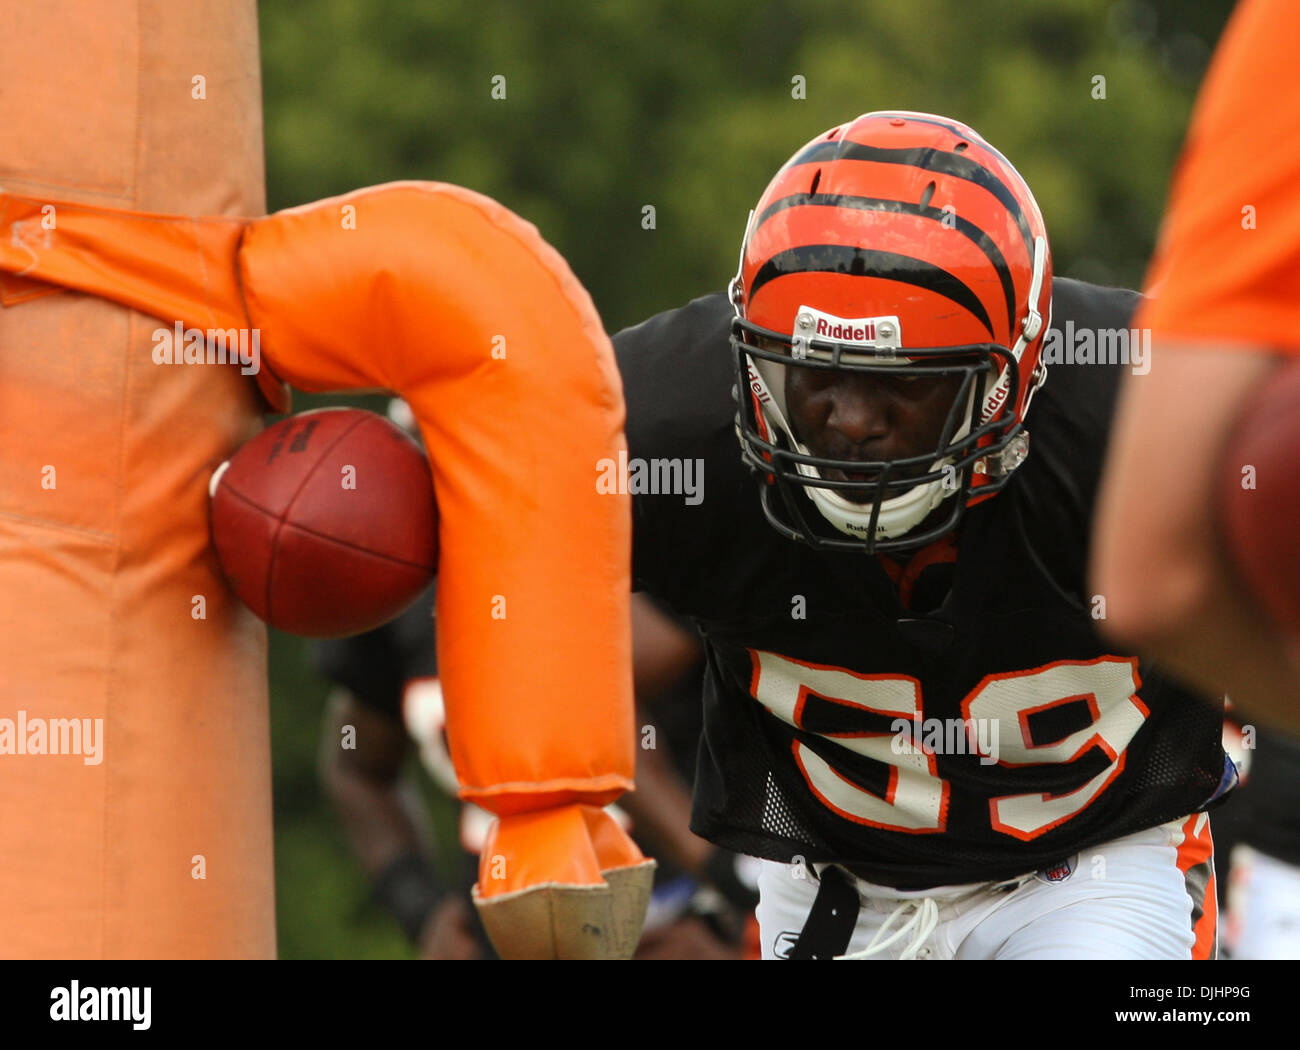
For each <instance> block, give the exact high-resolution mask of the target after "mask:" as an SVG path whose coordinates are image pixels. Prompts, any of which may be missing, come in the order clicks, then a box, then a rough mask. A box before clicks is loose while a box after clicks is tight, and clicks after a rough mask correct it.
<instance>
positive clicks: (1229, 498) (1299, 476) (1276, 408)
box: [1219, 362, 1300, 638]
mask: <svg viewBox="0 0 1300 1050" xmlns="http://www.w3.org/2000/svg"><path fill="white" fill-rule="evenodd" d="M1250 406H1251V407H1250V411H1248V412H1245V413H1243V415H1242V416H1241V418H1240V419H1239V420H1238V422H1237V424H1236V426H1235V427H1234V428H1233V430H1232V432H1231V434H1230V436H1229V438H1228V441H1227V444H1226V445H1225V450H1224V459H1223V463H1222V465H1221V469H1220V475H1219V506H1220V508H1221V525H1222V528H1223V534H1224V540H1225V543H1226V547H1227V550H1228V554H1229V557H1230V559H1231V560H1232V563H1233V565H1234V566H1235V568H1236V570H1237V572H1238V574H1239V575H1240V577H1241V579H1242V581H1243V582H1244V583H1245V585H1246V587H1247V588H1248V589H1249V591H1250V593H1251V595H1252V596H1253V598H1254V599H1255V601H1256V602H1257V603H1258V604H1259V605H1260V606H1262V607H1263V609H1264V610H1265V612H1267V613H1268V615H1269V617H1270V618H1271V619H1272V620H1273V621H1274V622H1275V623H1277V624H1278V625H1279V626H1281V627H1282V628H1283V630H1285V631H1287V632H1288V633H1289V634H1290V635H1291V636H1292V637H1294V638H1300V362H1291V363H1289V364H1286V365H1283V366H1282V367H1281V368H1279V369H1278V370H1277V371H1276V372H1274V373H1273V374H1272V375H1270V376H1269V378H1268V379H1266V380H1265V381H1264V386H1263V388H1262V389H1261V390H1260V392H1259V393H1258V394H1256V395H1255V396H1254V397H1253V398H1252V399H1251V401H1250Z"/></svg>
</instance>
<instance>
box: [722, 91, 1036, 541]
mask: <svg viewBox="0 0 1300 1050" xmlns="http://www.w3.org/2000/svg"><path fill="white" fill-rule="evenodd" d="M731 299H732V303H733V305H734V307H735V310H736V320H735V322H734V323H733V338H732V346H733V349H734V352H735V355H736V365H737V370H738V376H739V380H740V382H739V389H740V390H742V391H744V390H748V392H749V396H748V397H742V398H741V399H740V400H741V405H740V411H739V414H738V419H737V428H738V432H739V435H740V439H741V445H742V449H743V451H744V455H745V459H746V461H747V462H748V463H749V464H750V465H751V466H752V467H753V468H754V469H755V470H756V471H757V472H759V473H760V474H761V475H764V476H765V478H766V480H767V481H768V483H769V484H768V485H766V486H764V493H763V496H764V498H763V503H764V508H765V510H766V512H767V515H768V518H769V520H770V521H771V522H772V524H773V525H774V526H776V527H777V528H778V530H780V531H782V532H784V533H785V534H787V535H789V536H791V537H792V538H796V539H801V540H804V541H806V542H809V543H812V544H813V545H815V546H829V547H839V548H852V549H858V550H862V549H865V550H867V551H876V550H905V549H914V548H916V547H920V546H923V545H925V544H927V543H930V542H932V541H933V540H935V539H937V538H939V537H941V536H943V535H944V534H946V533H947V532H950V531H951V530H952V529H953V528H954V527H955V526H956V524H957V521H958V520H959V519H960V517H961V513H962V511H963V509H964V508H965V507H966V506H969V505H971V504H973V503H976V502H978V501H979V500H981V499H984V498H987V497H988V496H990V495H992V494H993V493H994V492H996V491H998V490H999V489H1000V488H1001V487H1002V486H1003V485H1004V484H1006V482H1007V479H1008V478H1009V477H1010V474H1011V471H1012V470H1014V469H1015V467H1016V466H1017V465H1018V464H1019V463H1020V462H1021V461H1022V460H1023V459H1024V457H1025V455H1026V454H1027V449H1028V434H1027V433H1026V432H1025V430H1024V426H1023V420H1024V415H1025V411H1026V409H1027V408H1028V404H1029V399H1030V397H1031V395H1032V393H1033V391H1034V390H1035V389H1037V387H1038V386H1040V385H1041V384H1042V380H1043V378H1044V376H1045V367H1044V365H1043V364H1042V362H1041V361H1040V351H1041V348H1042V340H1043V336H1044V334H1045V332H1046V330H1047V326H1048V324H1049V322H1050V312H1051V299H1052V263H1051V253H1050V250H1049V248H1048V242H1047V232H1046V228H1045V227H1044V225H1043V218H1042V215H1041V214H1040V213H1039V210H1038V205H1037V203H1036V202H1035V201H1034V197H1033V194H1032V193H1031V192H1030V190H1029V187H1028V186H1027V185H1026V184H1025V181H1024V179H1022V178H1021V177H1020V175H1019V173H1018V172H1017V171H1016V170H1015V168H1013V167H1012V166H1011V164H1010V162H1008V161H1007V159H1006V158H1005V157H1003V156H1002V154H1001V153H999V152H998V151H997V150H996V149H994V148H993V147H992V146H990V145H989V144H988V143H987V142H985V141H984V139H982V138H981V137H980V136H979V135H978V134H976V133H975V132H974V131H973V130H972V129H971V128H969V127H967V126H966V125H964V124H960V123H958V122H957V121H954V120H949V119H947V118H945V117H939V116H933V115H930V114H925V113H910V112H882V113H868V114H865V115H863V116H860V117H858V118H857V119H856V120H852V121H850V122H848V123H846V124H842V125H840V126H839V127H836V128H832V129H831V130H830V131H828V132H826V133H825V134H822V135H819V136H818V137H817V138H815V139H813V140H812V141H811V142H809V143H808V144H807V145H805V146H803V147H802V148H801V149H799V150H798V151H797V152H796V153H795V154H794V156H793V157H791V158H790V160H789V161H787V162H786V163H785V165H784V166H783V167H782V168H781V170H780V171H778V172H777V174H776V177H775V178H773V179H772V181H771V183H770V184H769V185H768V187H767V189H766V191H764V193H763V195H762V197H761V198H760V199H759V202H758V205H757V207H756V208H755V209H754V212H753V213H752V214H751V216H750V221H749V225H748V228H747V229H746V231H745V239H744V242H743V244H742V247H741V259H740V270H739V273H738V274H737V275H736V279H735V280H734V281H733V282H732V286H731ZM788 367H807V368H821V369H827V368H832V369H844V370H847V371H863V372H870V373H877V374H879V373H881V372H883V371H884V370H886V369H888V370H890V371H892V372H893V373H894V374H896V375H897V374H900V372H901V374H903V375H907V374H921V375H933V374H954V373H955V374H961V375H962V376H963V380H962V383H961V386H960V389H959V393H958V395H957V397H956V399H955V400H954V403H953V407H952V411H951V412H950V413H949V419H948V420H947V423H946V425H945V426H944V428H943V434H942V438H941V440H940V443H939V446H938V447H937V448H935V449H934V450H933V452H926V453H925V454H924V455H917V456H914V457H911V458H909V459H906V460H883V461H877V462H862V461H837V460H830V459H826V458H823V457H818V456H815V455H813V454H812V453H811V452H809V450H808V449H807V448H806V447H804V446H803V445H802V444H801V443H800V442H799V440H798V438H797V436H796V435H795V433H794V432H793V430H792V429H791V427H790V425H789V423H788V421H787V420H788V414H787V412H786V410H785V398H784V377H785V372H784V370H785V369H786V368H788ZM828 470H829V471H831V472H832V475H838V477H839V478H845V477H846V475H849V474H851V475H853V476H854V477H856V478H863V477H869V480H865V481H864V480H831V479H830V478H829V477H827V476H826V472H827V471H828ZM801 493H805V494H806V495H807V496H808V497H809V498H810V499H811V500H812V502H813V504H814V505H815V506H816V508H817V509H818V510H819V511H820V512H821V514H822V516H823V517H825V518H826V519H827V520H828V521H829V522H830V523H831V525H833V526H834V527H835V529H836V530H838V532H839V533H842V534H845V535H847V536H848V537H850V539H848V540H844V539H842V538H840V537H837V536H836V535H835V534H833V533H832V534H827V532H826V530H825V529H824V528H815V527H813V525H812V524H810V522H809V519H808V517H807V516H806V515H805V514H804V509H805V505H804V503H802V502H801V497H800V494H801ZM945 502H947V503H948V513H947V514H946V515H944V514H943V513H942V512H940V511H939V507H940V506H942V505H944V504H945ZM922 526H924V527H922Z"/></svg>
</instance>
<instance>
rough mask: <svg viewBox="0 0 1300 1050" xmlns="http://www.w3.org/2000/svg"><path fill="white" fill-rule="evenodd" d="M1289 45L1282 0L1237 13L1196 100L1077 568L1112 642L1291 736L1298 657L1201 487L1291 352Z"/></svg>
mask: <svg viewBox="0 0 1300 1050" xmlns="http://www.w3.org/2000/svg"><path fill="white" fill-rule="evenodd" d="M1297 33H1300V8H1298V7H1297V5H1295V4H1294V3H1291V2H1289V0H1248V2H1245V3H1242V4H1241V5H1240V6H1239V7H1238V8H1237V10H1236V11H1235V12H1234V13H1233V17H1232V20H1231V21H1230V22H1229V24H1228V28H1227V29H1226V30H1225V33H1224V37H1223V41H1222V43H1221V44H1220V47H1219V50H1218V53H1217V54H1216V56H1215V59H1214V62H1213V64H1212V66H1211V68H1210V72H1209V74H1208V76H1207V79H1206V82H1205V85H1204V88H1203V89H1202V92H1201V95H1200V98H1199V99H1198V101H1197V106H1196V111H1195V113H1194V116H1193V120H1192V125H1191V128H1190V130H1189V132H1188V136H1187V142H1186V144H1185V145H1184V150H1183V155H1182V158H1181V160H1180V162H1179V165H1178V174H1177V178H1176V179H1175V181H1174V186H1173V190H1172V194H1171V198H1170V207H1169V213H1168V215H1167V216H1166V218H1165V223H1164V227H1163V232H1162V235H1161V239H1160V244H1159V247H1158V250H1157V255H1156V259H1155V261H1154V262H1153V264H1152V268H1151V271H1150V273H1148V275H1147V285H1148V287H1150V288H1152V289H1153V290H1154V291H1156V292H1157V293H1158V294H1157V296H1156V297H1155V298H1153V299H1151V300H1150V301H1149V302H1148V303H1147V304H1146V306H1145V307H1144V308H1143V311H1142V313H1141V315H1140V316H1139V318H1138V324H1139V325H1142V326H1144V327H1146V328H1148V329H1149V330H1150V333H1151V340H1152V343H1153V350H1154V353H1155V356H1156V357H1157V358H1158V359H1159V362H1160V363H1159V365H1158V366H1156V367H1155V368H1153V369H1152V370H1151V374H1150V375H1148V376H1144V377H1142V379H1141V380H1140V381H1134V382H1131V383H1128V384H1127V385H1126V388H1125V390H1124V396H1123V398H1122V399H1121V408H1120V412H1119V415H1118V418H1117V420H1116V440H1115V444H1114V454H1113V455H1112V457H1111V460H1110V462H1109V464H1108V466H1107V468H1106V476H1105V477H1106V481H1105V485H1104V486H1103V493H1102V499H1101V504H1100V511H1099V515H1098V521H1097V534H1096V543H1095V555H1094V559H1093V582H1094V587H1095V588H1096V590H1097V591H1098V592H1099V593H1102V594H1105V595H1106V597H1107V600H1108V602H1109V605H1110V615H1109V617H1108V619H1107V621H1106V624H1105V625H1104V626H1105V629H1106V630H1107V631H1109V632H1111V634H1112V636H1113V637H1114V638H1115V639H1116V640H1117V641H1118V642H1120V643H1122V644H1124V645H1129V646H1136V647H1139V648H1141V649H1142V650H1143V651H1144V652H1147V653H1150V654H1151V655H1152V656H1153V657H1154V658H1156V659H1160V660H1162V661H1165V662H1166V663H1167V664H1168V666H1170V668H1171V669H1173V670H1174V671H1176V672H1178V673H1179V674H1180V675H1182V676H1183V678H1184V679H1185V680H1187V681H1189V682H1191V683H1193V684H1195V685H1196V686H1198V687H1199V688H1202V689H1205V690H1207V691H1211V692H1219V693H1227V694H1228V695H1230V696H1231V697H1232V699H1233V703H1234V704H1237V705H1239V706H1240V707H1241V708H1242V709H1243V710H1245V711H1247V712H1249V713H1251V714H1252V715H1254V716H1255V717H1258V718H1267V719H1269V720H1271V721H1273V722H1275V723H1277V724H1279V725H1284V726H1286V727H1288V728H1290V729H1291V730H1292V731H1296V730H1300V705H1297V703H1296V695H1297V693H1300V652H1297V649H1296V644H1295V642H1294V640H1291V641H1290V642H1288V640H1287V639H1285V638H1284V637H1283V636H1282V632H1281V631H1280V629H1279V628H1278V627H1277V626H1275V625H1274V624H1273V623H1271V621H1269V620H1268V619H1267V618H1266V617H1265V615H1264V614H1263V613H1262V612H1261V611H1260V610H1259V609H1258V608H1256V607H1255V606H1254V605H1253V604H1252V603H1251V602H1250V601H1249V599H1248V598H1247V596H1245V595H1244V594H1243V593H1242V588H1241V587H1240V586H1239V585H1238V583H1237V581H1236V579H1235V575H1234V574H1233V573H1232V572H1230V571H1229V568H1228V564H1227V559H1226V558H1225V557H1224V554H1223V552H1222V549H1221V543H1220V540H1219V533H1218V529H1217V528H1216V521H1215V514H1214V511H1215V509H1216V507H1217V505H1218V504H1217V500H1216V497H1215V495H1214V492H1213V487H1214V485H1215V482H1216V478H1217V471H1216V470H1215V469H1214V465H1216V464H1218V463H1219V462H1220V460H1221V458H1222V455H1221V452H1222V449H1223V445H1224V441H1225V438H1226V436H1227V434H1228V430H1229V427H1231V426H1232V424H1233V423H1234V422H1235V421H1236V420H1237V419H1238V418H1239V417H1240V416H1241V415H1242V413H1243V411H1245V410H1246V406H1247V405H1248V404H1249V398H1250V396H1251V395H1252V394H1253V393H1254V392H1255V391H1256V390H1258V389H1259V388H1260V386H1261V385H1262V384H1264V383H1266V382H1267V381H1268V378H1269V376H1270V375H1271V374H1272V373H1273V372H1274V370H1275V369H1277V368H1278V366H1279V364H1280V363H1281V361H1282V360H1284V359H1285V358H1284V355H1295V354H1296V353H1297V352H1300V265H1297V261H1296V257H1297V251H1300V198H1297V196H1296V193H1295V190H1294V186H1295V184H1296V179H1297V177H1298V176H1300V153H1297V151H1296V149H1295V147H1294V145H1293V144H1294V143H1295V142H1296V135H1297V133H1300V76H1297V73H1296V68H1295V54H1294V52H1295V48H1294V40H1295V39H1296V34H1297ZM1191 405H1194V406H1195V415H1194V417H1193V416H1189V406H1191ZM1189 423H1190V424H1193V425H1189ZM1291 480H1292V482H1293V483H1294V479H1291Z"/></svg>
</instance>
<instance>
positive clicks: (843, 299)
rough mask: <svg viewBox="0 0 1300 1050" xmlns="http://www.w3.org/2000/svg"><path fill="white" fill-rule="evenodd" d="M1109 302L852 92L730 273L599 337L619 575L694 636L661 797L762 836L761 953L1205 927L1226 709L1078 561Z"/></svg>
mask: <svg viewBox="0 0 1300 1050" xmlns="http://www.w3.org/2000/svg"><path fill="white" fill-rule="evenodd" d="M1136 302H1137V296H1136V295H1135V294H1134V293H1132V292H1127V291H1121V290H1116V289H1104V288H1098V287H1093V286H1089V285H1086V284H1081V283H1079V282H1077V281H1070V280H1065V279H1058V280H1055V281H1054V280H1053V278H1052V265H1051V255H1050V251H1049V246H1048V240H1047V233H1046V230H1045V228H1044V224H1043V220H1042V217H1041V216H1040V214H1039V210H1038V207H1037V205H1036V203H1035V201H1034V198H1033V195H1032V194H1031V192H1030V190H1029V187H1028V186H1027V185H1026V184H1025V182H1024V181H1023V179H1021V177H1020V176H1019V174H1018V173H1017V172H1016V171H1015V169H1014V168H1013V167H1012V166H1011V164H1010V163H1009V162H1008V161H1007V160H1006V159H1005V158H1004V157H1003V156H1002V155H1001V154H1000V153H999V152H998V151H997V150H996V149H994V148H993V147H992V146H990V145H989V144H988V143H987V142H985V141H984V140H983V139H982V138H981V137H980V136H979V135H978V134H976V133H975V132H974V131H973V130H972V129H970V128H969V127H966V126H965V125H962V124H959V123H957V122H956V121H953V120H949V119H946V118H943V117H939V116H931V115H926V114H919V113H908V112H897V113H893V112H891V113H871V114H867V115H864V116H862V117H859V118H857V119H856V120H853V121H850V122H848V123H846V124H844V125H841V126H839V127H836V128H832V129H830V130H829V131H828V132H826V133H825V134H822V135H820V136H818V137H817V138H816V139H814V140H812V141H811V142H809V143H808V144H807V145H806V146H804V147H802V148H801V149H800V150H798V151H797V152H796V153H795V154H794V156H793V157H791V158H790V160H789V161H788V162H787V163H786V164H785V165H784V166H783V167H782V168H781V169H780V171H779V172H778V173H777V174H776V176H775V178H774V179H773V180H772V182H771V184H770V185H769V186H768V187H767V190H766V191H765V192H764V193H763V195H762V197H761V199H760V200H759V202H758V205H757V207H756V208H755V210H754V212H753V213H752V215H751V217H750V221H749V224H748V227H747V229H746V231H745V235H744V239H743V242H742V247H741V261H740V271H739V273H738V275H737V277H736V279H735V281H734V282H733V283H732V285H731V288H730V293H729V295H721V294H717V295H712V296H707V297H705V298H702V299H698V300H696V301H695V302H693V303H691V304H689V305H688V306H686V307H683V308H681V309H678V310H674V311H671V312H668V313H665V314H661V315H659V316H657V317H654V318H652V319H651V320H649V321H647V322H645V323H643V324H641V325H639V326H637V327H635V328H631V329H628V330H626V331H624V332H622V333H620V334H619V336H617V337H616V339H615V348H616V351H617V353H618V356H619V364H620V368H621V371H622V373H623V382H624V388H625V393H626V397H627V403H628V420H627V432H628V442H629V454H628V460H627V463H626V483H627V491H630V492H631V493H632V494H633V496H634V500H635V502H634V508H635V510H634V533H635V537H634V539H635V542H634V564H633V576H634V581H635V584H636V585H637V586H638V587H641V588H644V589H646V590H649V591H650V592H652V593H654V594H656V595H657V596H659V597H660V598H661V599H662V600H664V601H665V602H666V603H668V604H669V605H670V606H671V607H672V608H673V609H674V610H675V611H677V612H678V613H680V614H684V615H688V616H690V617H691V618H693V619H694V621H695V622H696V623H697V624H698V625H699V627H700V628H701V630H702V632H703V635H704V637H705V641H706V650H707V670H706V683H705V729H704V735H703V739H702V743H701V752H700V757H699V767H698V773H697V780H696V788H695V799H694V809H693V821H692V826H693V828H694V830H695V831H697V832H698V833H699V834H701V835H703V836H705V837H706V838H709V839H710V840H712V841H713V842H715V843H717V844H718V845H720V846H724V847H726V848H728V849H732V850H735V851H738V852H743V853H748V854H751V855H753V856H756V857H760V858H763V859H764V865H763V872H762V875H761V877H760V891H761V894H762V899H761V901H760V904H759V908H758V917H759V924H760V929H761V937H762V949H763V954H764V956H765V957H767V958H772V957H788V958H831V957H846V956H847V957H907V958H1009V959H1015V958H1019V959H1023V958H1052V957H1072V958H1099V957H1109V958H1116V957H1122V958H1192V957H1196V958H1206V957H1209V956H1211V955H1212V953H1213V950H1214V941H1215V917H1216V907H1215V894H1214V886H1213V866H1212V860H1211V843H1210V836H1209V828H1208V818H1207V815H1206V813H1205V812H1204V810H1205V807H1206V806H1207V805H1208V804H1209V803H1210V802H1211V801H1212V800H1214V799H1216V798H1217V797H1219V796H1221V795H1222V794H1223V793H1224V792H1225V791H1226V790H1228V789H1229V787H1230V785H1231V783H1232V779H1233V777H1232V772H1231V767H1230V765H1228V764H1226V763H1225V756H1224V753H1223V750H1222V747H1221V744H1220V728H1221V722H1222V710H1221V705H1220V706H1218V707H1216V706H1215V705H1213V704H1211V703H1209V702H1207V701H1204V700H1202V699H1201V698H1199V697H1196V696H1193V695H1191V694H1189V693H1187V692H1185V691H1184V690H1182V689H1180V688H1179V687H1177V686H1176V685H1175V684H1173V683H1172V682H1170V681H1167V680H1165V679H1163V678H1162V677H1161V676H1160V675H1159V674H1158V673H1157V672H1156V671H1155V669H1153V668H1151V667H1148V666H1146V665H1139V663H1138V661H1137V660H1136V659H1135V658H1134V657H1132V656H1131V655H1130V654H1129V653H1127V652H1126V651H1124V650H1119V649H1117V648H1115V647H1114V646H1113V645H1110V644H1109V643H1107V642H1105V641H1103V640H1102V639H1101V638H1099V636H1098V634H1097V631H1096V625H1097V622H1098V621H1097V617H1098V615H1100V613H1101V610H1099V609H1098V605H1097V603H1096V602H1095V601H1094V600H1093V595H1092V594H1091V592H1090V591H1089V590H1088V588H1087V586H1086V584H1085V567H1086V555H1087V541H1088V535H1089V527H1090V524H1091V520H1092V511H1093V503H1094V497H1095V491H1096V485H1097V478H1098V474H1099V471H1100V465H1101V456H1102V453H1103V450H1104V448H1105V445H1106V441H1107V435H1108V430H1109V423H1110V418H1111V412H1112V407H1113V400H1114V396H1115V390H1116V384H1117V381H1118V379H1119V376H1120V373H1121V372H1122V371H1124V370H1125V367H1126V366H1129V367H1136V366H1140V365H1141V361H1140V360H1137V352H1136V348H1134V359H1133V360H1131V361H1130V360H1125V361H1124V362H1123V363H1111V364H1098V363H1096V348H1097V342H1096V340H1097V338H1098V336H1099V335H1101V334H1103V333H1112V334H1113V335H1114V336H1115V338H1116V339H1117V338H1118V333H1119V332H1121V331H1123V332H1124V333H1125V334H1126V335H1127V329H1128V327H1129V322H1130V318H1131V314H1132V312H1133V309H1134V307H1135V305H1136ZM1089 346H1091V348H1092V349H1091V350H1089V349H1088V347H1089ZM683 376H690V377H691V381H690V382H689V383H683V382H682V377H683ZM737 436H739V441H740V453H741V454H740V455H738V454H737V448H736V440H737ZM688 481H689V482H691V484H689V485H688V484H687V482H688Z"/></svg>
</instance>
